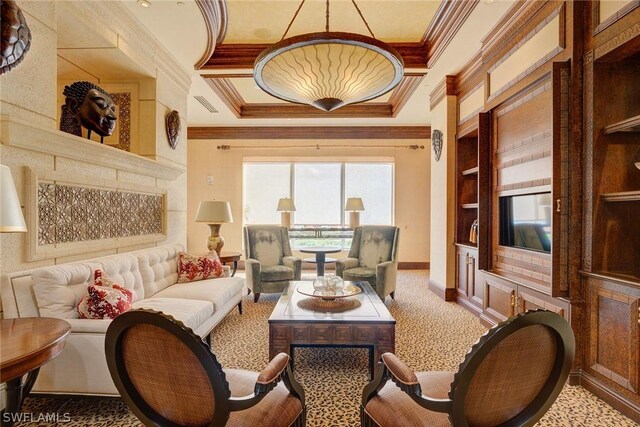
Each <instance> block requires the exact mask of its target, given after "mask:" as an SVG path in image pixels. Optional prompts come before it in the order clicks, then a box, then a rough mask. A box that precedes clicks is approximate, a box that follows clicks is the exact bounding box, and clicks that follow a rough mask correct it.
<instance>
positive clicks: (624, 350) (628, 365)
mask: <svg viewBox="0 0 640 427" xmlns="http://www.w3.org/2000/svg"><path fill="white" fill-rule="evenodd" d="M586 280H587V284H588V291H587V313H588V314H587V315H588V327H589V336H588V340H589V344H588V346H587V366H586V368H587V369H588V370H590V371H591V372H592V373H594V374H595V373H597V374H599V375H596V376H598V377H599V378H604V379H605V380H608V382H613V383H614V384H615V385H618V386H620V387H622V388H623V389H624V390H625V392H626V393H629V394H630V395H631V396H635V397H636V398H637V395H638V394H640V391H639V383H638V382H639V380H638V378H639V377H640V339H639V336H640V312H639V311H638V310H639V305H638V302H639V301H640V290H639V289H638V288H632V287H626V286H622V285H618V284H615V283H609V282H606V281H603V280H598V279H594V278H588V279H586Z"/></svg>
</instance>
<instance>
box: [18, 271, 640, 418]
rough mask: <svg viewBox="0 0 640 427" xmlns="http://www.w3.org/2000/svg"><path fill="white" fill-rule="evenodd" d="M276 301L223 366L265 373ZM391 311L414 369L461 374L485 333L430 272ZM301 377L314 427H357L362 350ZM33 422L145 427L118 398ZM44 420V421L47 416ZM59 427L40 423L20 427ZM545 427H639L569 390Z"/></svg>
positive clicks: (230, 349) (32, 403)
mask: <svg viewBox="0 0 640 427" xmlns="http://www.w3.org/2000/svg"><path fill="white" fill-rule="evenodd" d="M277 299H278V295H265V296H261V298H260V301H259V302H258V303H257V304H254V303H253V301H252V300H249V298H246V301H245V312H244V314H243V315H242V316H241V315H239V314H238V312H237V311H234V312H233V313H232V314H231V315H229V316H227V318H226V319H225V320H224V321H223V322H222V323H221V324H220V325H218V327H217V328H216V330H215V332H214V336H213V342H212V347H213V349H214V351H215V353H216V355H217V356H218V358H219V360H220V361H221V363H222V365H223V366H225V367H229V368H242V369H251V370H256V371H259V370H261V369H262V368H263V367H264V366H265V365H266V364H267V362H268V360H267V356H268V325H267V318H268V317H269V315H270V314H271V311H272V310H273V307H274V306H275V303H276V301H277ZM386 304H387V306H388V308H389V310H390V311H391V313H392V314H393V316H394V317H395V318H396V320H397V325H396V353H397V354H398V356H399V357H400V358H401V359H403V360H404V361H405V362H406V363H407V364H408V365H409V366H410V367H411V368H413V369H415V370H457V367H458V364H459V363H460V361H461V360H462V358H463V356H464V354H465V353H466V351H467V350H468V348H469V347H470V346H471V345H472V344H473V343H474V342H475V341H476V340H477V338H478V337H479V336H480V335H481V334H482V333H483V332H484V330H485V329H484V327H483V326H482V325H481V324H480V322H479V321H478V319H477V318H476V317H474V316H473V315H471V314H470V313H468V312H467V311H465V310H464V309H462V308H461V307H459V306H458V305H456V304H453V303H446V302H444V301H442V300H440V299H439V298H437V297H436V296H435V295H434V294H432V293H431V292H429V291H428V290H427V273H426V272H420V271H402V272H400V274H399V275H398V286H397V290H396V300H395V301H392V300H391V299H389V298H387V301H386ZM295 374H296V378H297V379H298V381H299V382H300V383H301V384H302V385H303V386H304V388H305V391H306V394H307V411H308V416H307V418H308V422H307V425H309V426H357V425H359V415H358V408H359V404H360V396H361V393H362V387H363V386H364V385H365V384H366V382H367V381H368V372H367V352H366V350H364V349H322V348H312V349H297V350H296V371H295ZM23 410H24V411H25V412H30V413H32V414H33V417H36V418H37V417H38V414H51V413H58V414H65V413H66V414H68V416H69V418H70V421H69V422H64V421H66V419H63V418H62V415H60V416H59V420H60V422H59V424H64V425H66V426H88V425H92V426H133V425H140V423H139V422H138V421H137V419H136V418H135V417H134V416H133V415H132V414H131V413H130V412H129V411H128V410H127V408H126V406H125V405H124V404H123V403H122V401H120V400H117V399H95V398H94V399H92V398H84V399H83V398H73V399H69V398H33V399H27V402H26V404H25V406H24V408H23ZM41 418H42V417H41ZM35 424H37V425H55V423H51V422H49V423H47V422H37V423H22V424H19V425H35ZM538 425H539V426H589V427H598V426H602V427H605V426H606V427H611V426H635V425H637V424H636V423H634V422H633V421H631V420H630V419H628V418H626V417H624V416H622V415H621V414H620V413H618V412H617V411H615V410H614V409H612V408H611V407H610V406H609V405H607V404H606V403H604V402H602V401H601V400H599V399H597V398H596V397H595V396H593V395H592V394H591V393H589V392H587V391H586V390H584V389H582V388H581V387H573V386H565V388H564V390H563V392H562V394H561V395H560V397H559V398H558V400H557V401H556V403H555V404H554V405H553V406H552V408H551V409H550V411H549V412H548V413H547V414H546V415H545V417H544V418H543V419H542V420H541V421H540V422H539V423H538Z"/></svg>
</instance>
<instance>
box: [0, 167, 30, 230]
mask: <svg viewBox="0 0 640 427" xmlns="http://www.w3.org/2000/svg"><path fill="white" fill-rule="evenodd" d="M25 231H27V225H26V224H25V223H24V217H23V216H22V208H21V206H20V199H19V198H18V193H17V192H16V187H15V185H14V184H13V177H12V176H11V169H9V167H8V166H4V165H0V233H24V232H25Z"/></svg>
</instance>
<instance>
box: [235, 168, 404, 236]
mask: <svg viewBox="0 0 640 427" xmlns="http://www.w3.org/2000/svg"><path fill="white" fill-rule="evenodd" d="M243 179H244V182H243V187H244V209H243V220H244V224H279V223H280V213H279V212H277V211H276V207H277V205H278V199H280V198H281V197H292V198H293V200H294V203H295V206H296V211H295V212H292V223H293V228H292V229H291V230H290V233H289V234H290V237H291V241H292V245H293V246H294V247H296V248H300V247H312V246H339V247H343V248H348V247H349V246H350V245H351V234H352V233H351V231H350V230H348V229H346V228H347V227H348V225H349V212H345V211H344V206H345V203H346V200H347V198H349V197H360V198H362V201H363V204H364V208H365V210H364V211H362V212H360V224H363V225H364V224H381V225H390V224H393V179H394V165H393V163H388V162H387V163H379V162H375V163H374V162H322V161H319V162H272V163H267V162H246V163H245V164H244V178H243ZM311 228H312V230H311Z"/></svg>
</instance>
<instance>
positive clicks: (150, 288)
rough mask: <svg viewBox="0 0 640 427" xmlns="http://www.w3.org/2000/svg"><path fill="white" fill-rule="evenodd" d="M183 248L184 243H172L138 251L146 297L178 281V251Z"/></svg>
mask: <svg viewBox="0 0 640 427" xmlns="http://www.w3.org/2000/svg"><path fill="white" fill-rule="evenodd" d="M183 250H184V249H183V247H182V245H171V246H160V247H157V248H151V249H145V250H144V251H140V252H136V256H137V257H138V263H139V266H140V275H141V276H142V285H143V287H144V297H145V298H149V297H152V296H153V295H155V294H156V293H157V292H159V291H161V290H163V289H164V288H166V287H167V286H171V285H173V284H175V283H177V282H178V253H180V252H181V251H183Z"/></svg>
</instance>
